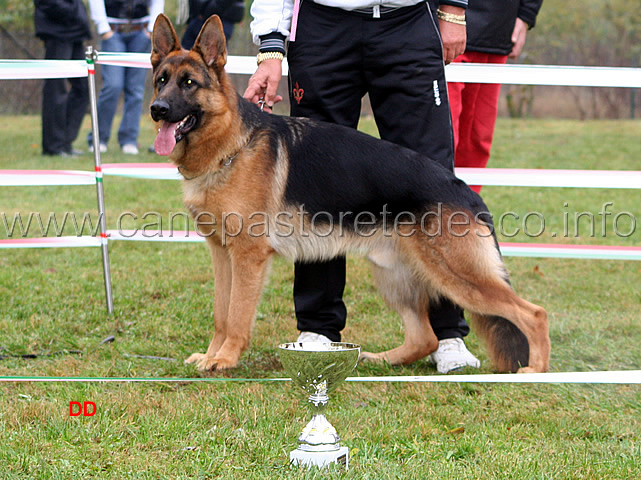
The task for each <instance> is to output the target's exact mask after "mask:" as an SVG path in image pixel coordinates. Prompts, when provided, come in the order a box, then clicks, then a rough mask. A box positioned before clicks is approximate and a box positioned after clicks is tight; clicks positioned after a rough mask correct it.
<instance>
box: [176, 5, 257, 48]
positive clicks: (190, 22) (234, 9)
mask: <svg viewBox="0 0 641 480" xmlns="http://www.w3.org/2000/svg"><path fill="white" fill-rule="evenodd" d="M214 14H216V15H218V16H219V17H220V20H221V21H222V23H223V30H224V32H225V40H227V41H228V42H229V39H230V38H231V36H232V33H234V24H235V23H240V22H241V21H242V20H243V17H244V16H245V2H244V1H243V0H189V18H188V19H187V29H186V30H185V33H184V34H183V38H182V40H181V44H182V46H183V48H187V49H189V48H191V47H193V46H194V42H195V41H196V38H197V37H198V33H200V29H201V28H202V26H203V23H205V20H207V19H208V18H209V17H211V16H212V15H214Z"/></svg>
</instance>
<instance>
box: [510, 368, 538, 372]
mask: <svg viewBox="0 0 641 480" xmlns="http://www.w3.org/2000/svg"><path fill="white" fill-rule="evenodd" d="M516 373H541V372H540V371H539V370H537V369H536V368H534V367H521V368H519V369H518V370H517V371H516Z"/></svg>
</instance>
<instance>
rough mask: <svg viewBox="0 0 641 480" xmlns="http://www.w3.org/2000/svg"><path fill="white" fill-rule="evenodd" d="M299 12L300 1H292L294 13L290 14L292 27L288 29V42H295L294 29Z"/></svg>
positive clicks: (296, 25)
mask: <svg viewBox="0 0 641 480" xmlns="http://www.w3.org/2000/svg"><path fill="white" fill-rule="evenodd" d="M299 10H300V0H294V13H293V14H292V26H291V28H290V29H289V41H290V42H294V41H296V27H298V12H299Z"/></svg>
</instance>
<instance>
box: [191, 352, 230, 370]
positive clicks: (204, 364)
mask: <svg viewBox="0 0 641 480" xmlns="http://www.w3.org/2000/svg"><path fill="white" fill-rule="evenodd" d="M185 363H186V364H192V365H196V368H197V369H198V370H199V371H201V372H213V371H217V370H226V369H228V368H233V367H235V366H236V364H237V363H238V362H235V361H232V360H229V359H226V358H224V357H221V356H219V355H216V356H213V357H210V356H207V354H205V353H194V354H192V355H191V356H190V357H189V358H188V359H187V360H185Z"/></svg>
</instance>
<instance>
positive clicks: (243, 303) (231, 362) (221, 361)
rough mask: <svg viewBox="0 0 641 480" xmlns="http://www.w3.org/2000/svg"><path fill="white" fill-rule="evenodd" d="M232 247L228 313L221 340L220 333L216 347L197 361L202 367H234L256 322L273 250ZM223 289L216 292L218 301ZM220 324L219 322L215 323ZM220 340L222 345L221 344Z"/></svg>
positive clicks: (197, 364) (204, 368)
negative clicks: (255, 318) (239, 249)
mask: <svg viewBox="0 0 641 480" xmlns="http://www.w3.org/2000/svg"><path fill="white" fill-rule="evenodd" d="M259 250H261V249H256V250H254V251H250V252H247V251H238V250H237V251H229V254H228V255H229V260H230V273H231V282H230V286H231V288H230V291H229V295H228V308H227V316H226V317H225V322H224V326H223V329H224V330H223V331H224V334H223V335H221V337H222V339H221V341H219V340H218V338H217V336H218V335H219V334H220V333H221V331H220V330H219V331H218V332H217V333H216V336H215V337H214V339H213V340H212V342H211V344H210V347H209V348H210V349H211V350H215V353H213V355H210V352H209V350H208V352H207V353H206V354H205V355H203V356H202V357H201V358H200V359H199V360H198V361H197V363H196V366H197V367H198V369H199V370H224V369H227V368H232V367H235V366H236V365H237V364H238V359H239V358H240V355H241V353H242V352H243V351H245V350H246V349H247V347H248V346H249V339H250V337H251V331H252V328H253V325H254V316H255V314H256V307H257V305H258V301H259V299H260V294H261V291H262V288H263V283H264V280H265V274H266V272H267V267H268V265H269V261H270V258H271V253H266V252H264V251H259ZM219 295H220V293H218V294H217V295H216V300H217V301H218V298H219ZM216 325H217V328H218V323H217V324H216ZM219 342H220V346H218V345H219Z"/></svg>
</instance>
